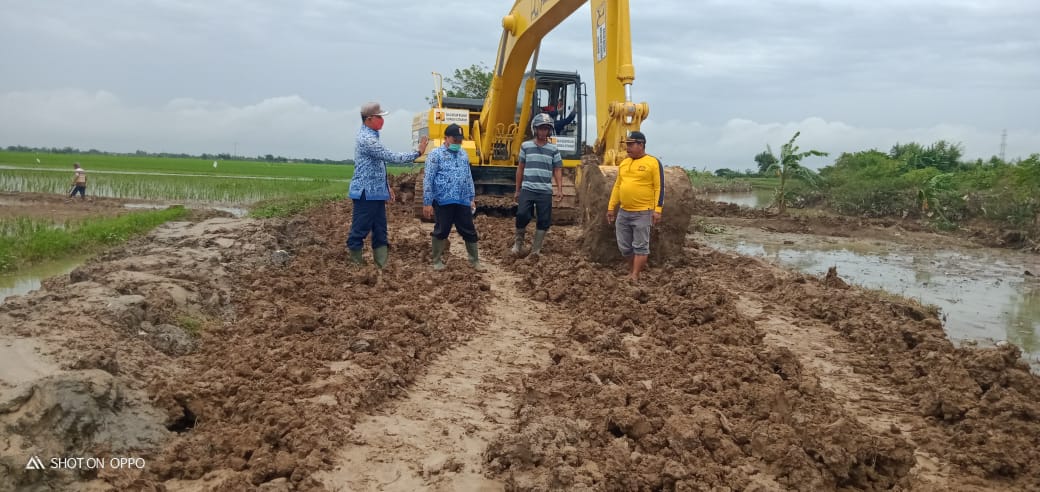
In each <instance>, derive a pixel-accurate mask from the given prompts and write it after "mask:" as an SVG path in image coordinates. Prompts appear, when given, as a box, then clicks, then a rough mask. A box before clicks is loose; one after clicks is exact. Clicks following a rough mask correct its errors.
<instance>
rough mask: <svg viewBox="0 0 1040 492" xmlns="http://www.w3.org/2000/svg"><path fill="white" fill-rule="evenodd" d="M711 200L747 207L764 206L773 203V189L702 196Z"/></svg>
mask: <svg viewBox="0 0 1040 492" xmlns="http://www.w3.org/2000/svg"><path fill="white" fill-rule="evenodd" d="M703 198H704V199H705V200H711V201H713V202H722V203H732V204H734V205H740V206H741V207H748V208H765V207H768V206H769V205H770V204H771V203H773V190H767V189H758V190H754V191H748V192H727V193H708V194H706V195H704V197H703Z"/></svg>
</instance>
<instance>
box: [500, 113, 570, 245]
mask: <svg viewBox="0 0 1040 492" xmlns="http://www.w3.org/2000/svg"><path fill="white" fill-rule="evenodd" d="M531 131H532V133H534V139H532V140H528V141H526V142H524V143H523V144H522V145H521V146H520V159H519V161H520V162H519V163H518V164H517V166H516V193H515V194H514V195H513V198H515V199H516V203H517V209H516V238H515V240H514V242H513V248H512V252H513V254H520V252H521V251H522V250H523V247H524V235H525V234H526V233H527V224H529V223H530V222H531V216H532V214H533V215H534V217H536V220H537V222H535V231H534V240H533V241H532V242H531V254H532V255H535V256H537V255H540V254H541V253H542V241H544V240H545V233H546V232H548V230H549V226H550V225H551V224H552V205H553V183H556V194H555V201H557V202H559V201H560V200H562V199H563V157H562V156H561V155H560V150H559V149H557V148H556V145H555V144H552V143H550V142H549V136H550V135H551V134H552V132H553V119H552V117H551V116H549V115H548V114H545V113H539V114H537V115H535V117H534V118H533V119H532V120H531Z"/></svg>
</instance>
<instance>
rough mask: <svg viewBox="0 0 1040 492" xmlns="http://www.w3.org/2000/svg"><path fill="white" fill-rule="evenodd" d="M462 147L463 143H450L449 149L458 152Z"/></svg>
mask: <svg viewBox="0 0 1040 492" xmlns="http://www.w3.org/2000/svg"><path fill="white" fill-rule="evenodd" d="M461 148H462V144H448V150H450V151H452V152H458V151H459V149H461Z"/></svg>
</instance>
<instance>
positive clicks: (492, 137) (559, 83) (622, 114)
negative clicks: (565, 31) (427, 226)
mask: <svg viewBox="0 0 1040 492" xmlns="http://www.w3.org/2000/svg"><path fill="white" fill-rule="evenodd" d="M586 1H588V0H516V2H515V3H514V4H513V8H512V9H511V10H510V12H509V14H508V15H506V16H505V17H503V18H502V36H501V39H500V40H499V45H498V55H497V57H496V61H495V65H494V67H493V70H492V79H491V87H489V89H488V92H487V96H486V97H485V98H484V99H470V98H454V97H441V94H442V91H441V90H440V88H439V87H438V88H437V90H436V91H435V92H436V95H437V100H436V101H435V104H436V105H435V106H434V107H432V108H430V109H429V110H427V111H424V112H422V113H419V114H418V115H416V116H415V118H414V119H413V121H412V139H413V140H414V142H415V143H416V144H417V143H418V141H419V139H420V138H421V137H422V136H428V137H429V138H430V143H431V146H430V147H429V148H430V149H433V148H436V146H438V145H441V144H442V143H443V135H444V129H445V128H446V127H447V126H448V125H450V124H452V123H455V124H458V125H459V126H461V127H462V128H463V133H464V137H465V139H464V142H463V144H462V147H463V149H465V150H466V152H467V153H468V154H469V159H470V164H471V166H472V171H473V180H474V184H475V186H476V188H477V190H476V192H477V206H478V212H479V211H483V212H485V213H488V214H491V215H496V214H501V215H507V214H509V213H511V212H510V211H509V206H510V205H511V204H512V197H513V192H514V190H515V185H516V182H515V175H516V166H517V157H518V154H519V152H520V145H521V144H522V143H523V142H524V141H525V140H528V139H530V138H531V128H530V124H529V123H530V121H531V118H532V117H533V116H534V115H536V114H538V113H549V114H550V115H551V116H552V117H553V118H554V119H555V120H556V125H555V126H556V131H555V137H554V140H555V142H554V143H555V144H556V146H557V147H558V148H559V150H560V153H561V154H562V157H563V163H564V176H565V178H564V181H565V183H564V200H563V202H562V203H560V204H556V205H554V206H553V222H554V223H557V224H568V223H575V222H577V221H582V220H584V221H588V220H591V219H592V214H593V213H596V214H597V215H596V219H599V218H600V215H602V213H601V212H605V210H606V200H607V198H609V193H610V188H609V186H611V185H612V184H613V176H616V166H617V165H618V164H620V163H621V161H623V160H624V159H625V157H627V156H626V153H625V146H624V144H623V140H624V138H625V136H626V135H627V134H628V132H630V131H636V130H639V128H640V124H641V123H642V122H643V120H644V119H646V118H647V116H648V115H649V114H650V109H649V106H648V105H647V104H646V103H645V102H640V103H636V102H633V101H632V82H633V81H634V80H635V69H634V67H633V65H632V43H631V34H630V21H629V7H628V0H591V1H588V3H589V4H590V7H591V9H590V10H591V14H592V56H593V62H594V72H595V73H594V75H595V106H594V110H595V122H596V126H597V128H595V140H594V141H593V142H592V144H587V143H586V142H587V134H588V130H589V128H588V126H589V125H588V124H587V118H586V116H587V112H586V109H587V107H586V106H587V101H586V98H587V92H586V91H585V85H584V83H583V82H582V80H581V77H580V76H579V75H578V73H577V72H565V71H555V70H543V69H540V68H538V52H539V50H540V48H541V42H542V39H543V38H544V37H545V35H546V34H548V33H549V32H550V31H552V30H553V29H554V28H556V27H557V26H558V25H559V24H560V23H561V22H563V21H564V20H565V19H566V18H567V17H568V16H570V15H571V14H572V13H574V11H576V10H578V8H580V7H581V6H582V5H584V4H585V3H586ZM529 66H530V70H529V69H528V67H529ZM651 138H652V137H651ZM651 153H652V152H651ZM583 164H584V165H585V167H584V169H583V168H582V166H583ZM591 165H594V166H597V167H599V168H600V171H601V174H603V175H606V176H608V178H610V179H609V183H606V184H605V185H603V186H606V187H607V188H606V190H605V191H604V190H596V192H595V193H596V194H599V195H602V194H606V195H608V196H603V197H597V199H596V200H589V199H586V198H585V197H583V196H579V195H581V193H579V192H578V190H577V188H581V182H582V179H583V175H584V174H587V172H588V170H589V167H588V166H591ZM611 168H612V169H611ZM677 173H678V174H681V177H682V179H678V178H676V175H677ZM667 176H672V178H671V179H669V178H668V177H667ZM666 183H667V185H668V186H667V188H666V190H665V192H666V200H667V199H668V197H669V195H671V197H672V198H682V199H684V200H686V201H687V202H689V201H691V200H690V199H687V197H690V198H691V199H692V188H691V186H690V181H689V179H688V178H687V177H686V174H685V172H684V171H682V170H681V169H678V168H673V169H669V170H668V171H666ZM416 192H417V194H419V195H420V196H421V191H419V190H416ZM668 201H674V200H668ZM668 201H666V203H665V205H666V206H667V205H668ZM591 202H597V204H596V207H600V206H602V211H597V210H591V209H590V203H591ZM598 202H602V203H601V204H600V203H598ZM583 208H584V210H583ZM676 212H680V211H678V210H677V211H676ZM681 213H685V214H686V217H685V218H684V219H683V220H682V226H681V227H682V230H683V231H684V232H685V228H686V224H687V222H688V217H689V213H688V211H684V212H681ZM664 215H665V217H667V216H668V215H671V214H669V212H668V211H667V210H666V212H665V214H664ZM677 227H678V226H677ZM651 244H652V243H651Z"/></svg>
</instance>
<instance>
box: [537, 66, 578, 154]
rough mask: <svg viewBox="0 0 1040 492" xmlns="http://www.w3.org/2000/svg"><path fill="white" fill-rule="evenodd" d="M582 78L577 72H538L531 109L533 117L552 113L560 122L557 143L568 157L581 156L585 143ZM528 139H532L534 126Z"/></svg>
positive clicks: (557, 128) (557, 129) (558, 122)
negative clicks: (581, 91)
mask: <svg viewBox="0 0 1040 492" xmlns="http://www.w3.org/2000/svg"><path fill="white" fill-rule="evenodd" d="M580 89H581V79H580V78H579V77H578V74H577V73H575V72H557V71H550V70H537V71H535V92H534V98H533V99H534V100H533V101H532V104H533V106H534V107H532V108H531V115H532V117H533V116H534V115H536V114H538V113H548V114H549V115H550V116H552V118H553V121H555V122H556V128H555V134H556V146H557V147H558V148H559V149H560V154H562V156H563V158H564V159H580V158H581V151H582V148H583V145H582V144H583V143H584V142H581V135H582V132H581V127H582V124H583V122H582V120H583V118H582V111H581V98H580ZM526 132H527V135H526V138H528V139H529V138H532V137H533V135H531V128H530V125H528V127H527V130H526Z"/></svg>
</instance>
